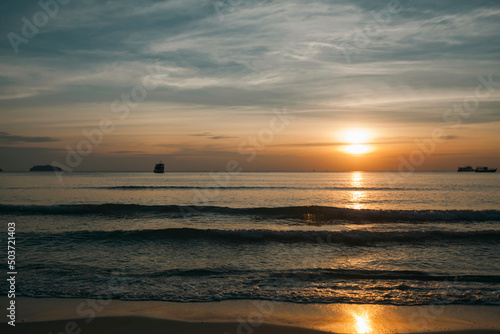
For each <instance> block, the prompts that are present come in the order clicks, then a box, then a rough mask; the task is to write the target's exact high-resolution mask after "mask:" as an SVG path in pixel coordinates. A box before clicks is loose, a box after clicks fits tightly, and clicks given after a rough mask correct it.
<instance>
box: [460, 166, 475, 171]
mask: <svg viewBox="0 0 500 334" xmlns="http://www.w3.org/2000/svg"><path fill="white" fill-rule="evenodd" d="M473 171H474V168H472V166H465V167H458V170H457V172H473Z"/></svg>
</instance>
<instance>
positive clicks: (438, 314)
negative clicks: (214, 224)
mask: <svg viewBox="0 0 500 334" xmlns="http://www.w3.org/2000/svg"><path fill="white" fill-rule="evenodd" d="M0 300H1V301H2V303H1V304H2V305H7V302H8V300H7V298H6V297H1V298H0ZM16 308H17V309H16V313H17V314H16V326H15V327H12V326H9V325H8V324H7V323H6V321H7V320H8V319H7V317H5V316H3V317H2V320H1V324H0V329H1V332H2V333H6V332H7V333H19V334H24V333H52V334H81V333H121V334H133V333H140V334H155V333H205V334H206V333H218V334H219V333H220V334H226V333H227V334H233V333H237V334H240V333H242V334H254V333H257V334H258V333H261V334H266V333H277V334H280V333H291V334H295V333H297V334H299V333H304V334H305V333H311V334H313V333H324V332H328V333H370V334H379V333H420V332H425V333H500V307H497V306H475V305H437V304H436V305H427V306H389V305H355V304H291V303H278V302H266V301H251V300H242V301H224V302H210V303H170V302H157V301H119V300H91V299H89V300H86V299H61V298H17V299H16Z"/></svg>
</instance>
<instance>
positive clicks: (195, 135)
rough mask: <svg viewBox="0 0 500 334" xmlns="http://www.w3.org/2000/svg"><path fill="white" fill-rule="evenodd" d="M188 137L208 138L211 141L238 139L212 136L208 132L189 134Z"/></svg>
mask: <svg viewBox="0 0 500 334" xmlns="http://www.w3.org/2000/svg"><path fill="white" fill-rule="evenodd" d="M188 136H191V137H208V138H210V139H213V140H218V139H230V138H238V137H232V136H222V135H213V134H211V133H210V132H203V133H193V134H189V135H188Z"/></svg>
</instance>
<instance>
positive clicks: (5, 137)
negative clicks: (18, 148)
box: [0, 132, 58, 143]
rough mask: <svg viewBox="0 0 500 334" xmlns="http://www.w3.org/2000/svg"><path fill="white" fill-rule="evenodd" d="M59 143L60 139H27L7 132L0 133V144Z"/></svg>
mask: <svg viewBox="0 0 500 334" xmlns="http://www.w3.org/2000/svg"><path fill="white" fill-rule="evenodd" d="M54 141H58V139H55V138H51V137H26V136H14V135H11V134H8V133H7V132H0V142H2V143H23V142H24V143H47V142H54Z"/></svg>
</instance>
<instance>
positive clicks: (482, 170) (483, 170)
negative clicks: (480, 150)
mask: <svg viewBox="0 0 500 334" xmlns="http://www.w3.org/2000/svg"><path fill="white" fill-rule="evenodd" d="M496 171H497V169H496V168H495V169H488V167H476V173H495V172H496Z"/></svg>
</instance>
